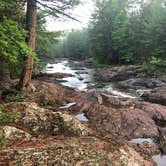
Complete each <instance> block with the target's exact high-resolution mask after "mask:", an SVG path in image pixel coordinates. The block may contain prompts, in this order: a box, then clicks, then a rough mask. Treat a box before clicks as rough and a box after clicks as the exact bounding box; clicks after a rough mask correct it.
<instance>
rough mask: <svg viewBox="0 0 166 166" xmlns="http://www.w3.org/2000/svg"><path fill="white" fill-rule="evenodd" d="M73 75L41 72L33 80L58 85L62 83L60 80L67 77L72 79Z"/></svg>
mask: <svg viewBox="0 0 166 166" xmlns="http://www.w3.org/2000/svg"><path fill="white" fill-rule="evenodd" d="M72 76H73V75H72V74H67V73H43V72H40V73H39V74H36V75H33V79H36V80H40V81H46V82H50V83H58V82H60V79H62V78H66V77H72Z"/></svg>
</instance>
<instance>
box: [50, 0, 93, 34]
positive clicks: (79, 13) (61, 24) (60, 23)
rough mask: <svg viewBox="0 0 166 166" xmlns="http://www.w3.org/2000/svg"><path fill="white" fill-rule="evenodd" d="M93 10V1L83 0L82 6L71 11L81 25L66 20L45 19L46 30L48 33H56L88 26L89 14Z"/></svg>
mask: <svg viewBox="0 0 166 166" xmlns="http://www.w3.org/2000/svg"><path fill="white" fill-rule="evenodd" d="M93 9H94V3H93V0H84V4H81V5H79V6H77V7H76V8H75V9H74V10H72V11H71V12H72V14H73V16H74V17H75V18H77V19H78V20H80V21H81V23H79V22H76V21H73V20H70V19H66V21H65V20H62V19H61V20H60V19H54V18H50V17H49V18H47V29H48V30H49V31H58V30H71V29H81V28H83V27H86V26H87V25H88V22H89V19H90V16H91V13H92V11H93Z"/></svg>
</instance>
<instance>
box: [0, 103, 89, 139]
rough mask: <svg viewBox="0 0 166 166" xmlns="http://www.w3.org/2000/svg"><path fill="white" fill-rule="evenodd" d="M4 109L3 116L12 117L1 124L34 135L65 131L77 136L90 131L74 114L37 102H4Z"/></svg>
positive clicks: (54, 133)
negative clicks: (43, 106)
mask: <svg viewBox="0 0 166 166" xmlns="http://www.w3.org/2000/svg"><path fill="white" fill-rule="evenodd" d="M3 109H4V110H5V112H4V113H3V117H5V114H6V115H7V117H9V115H10V118H5V119H4V120H3V121H1V122H0V124H1V125H4V124H5V125H6V124H8V125H10V126H15V127H17V128H18V129H21V130H23V131H27V132H28V133H30V134H32V135H34V136H38V135H43V134H44V135H57V134H60V133H63V132H64V131H65V133H68V135H77V136H80V135H88V134H89V133H90V131H89V130H88V129H87V128H86V127H85V126H84V125H83V124H81V123H80V122H79V121H78V120H77V119H76V118H75V117H74V116H72V115H68V114H65V113H61V112H53V111H51V110H47V109H44V108H41V107H39V106H38V105H37V104H36V103H30V102H20V103H9V104H4V105H3ZM2 112H3V111H2ZM11 113H13V114H11ZM13 116H16V118H13Z"/></svg>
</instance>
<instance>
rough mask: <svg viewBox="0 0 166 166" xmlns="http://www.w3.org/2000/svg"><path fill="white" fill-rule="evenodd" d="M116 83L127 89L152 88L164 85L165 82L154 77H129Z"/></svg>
mask: <svg viewBox="0 0 166 166" xmlns="http://www.w3.org/2000/svg"><path fill="white" fill-rule="evenodd" d="M118 84H119V85H120V87H123V88H129V89H146V88H147V89H154V88H156V87H161V86H164V85H166V83H165V82H163V81H162V80H160V79H156V78H131V79H128V80H125V81H120V82H119V83H118Z"/></svg>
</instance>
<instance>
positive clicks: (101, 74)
mask: <svg viewBox="0 0 166 166" xmlns="http://www.w3.org/2000/svg"><path fill="white" fill-rule="evenodd" d="M139 70H140V67H138V66H120V67H106V68H99V69H96V73H95V78H96V80H97V81H103V82H111V81H123V80H127V79H130V78H133V77H136V76H137V74H138V73H139Z"/></svg>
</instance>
